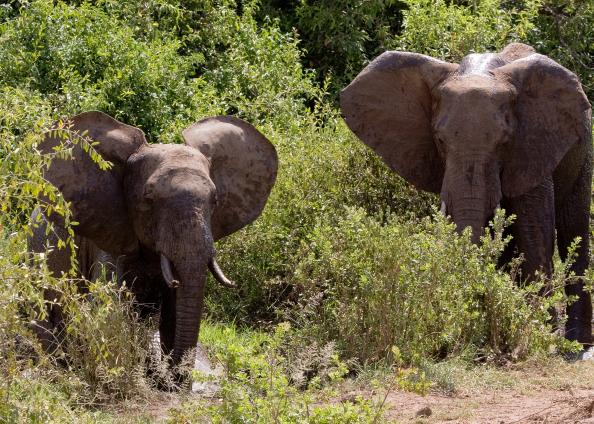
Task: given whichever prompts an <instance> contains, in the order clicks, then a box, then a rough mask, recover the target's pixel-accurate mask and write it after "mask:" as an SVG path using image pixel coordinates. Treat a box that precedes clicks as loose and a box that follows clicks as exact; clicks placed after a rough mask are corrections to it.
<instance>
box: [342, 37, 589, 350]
mask: <svg viewBox="0 0 594 424" xmlns="http://www.w3.org/2000/svg"><path fill="white" fill-rule="evenodd" d="M340 105H341V111H342V114H343V117H344V119H345V121H346V124H347V125H348V127H349V128H350V129H351V131H353V132H354V134H355V135H356V136H357V137H358V138H359V139H360V140H362V141H363V143H365V144H366V145H367V146H369V147H370V148H371V149H373V150H374V151H375V152H376V153H377V154H378V155H379V156H380V157H381V158H382V160H383V161H384V162H385V163H386V164H387V165H388V166H389V167H390V168H391V169H392V170H393V171H394V172H396V173H397V174H399V175H400V176H402V177H403V178H404V179H406V180H407V181H408V182H410V183H411V184H412V185H414V186H415V187H416V188H418V189H420V190H424V191H428V192H433V193H436V194H439V196H440V199H441V210H442V212H443V213H444V214H446V215H449V216H450V217H451V220H452V221H453V222H454V223H455V225H456V228H457V230H458V231H462V230H463V229H464V228H466V227H470V228H471V232H472V240H473V242H475V243H478V242H479V241H480V237H481V235H482V234H483V233H484V228H485V227H486V225H487V223H488V221H489V219H490V218H492V217H493V214H494V211H495V209H496V208H497V207H498V206H500V207H502V208H503V209H505V211H506V213H509V214H514V215H515V216H516V220H515V222H514V223H513V224H512V225H511V227H510V228H509V229H508V230H509V233H510V234H511V235H512V236H513V238H512V241H511V242H510V243H509V245H508V246H507V247H506V250H505V251H504V252H503V254H502V258H501V262H502V263H506V262H507V261H509V260H510V259H511V258H512V257H513V256H514V254H516V253H521V254H523V256H524V261H523V263H522V265H521V274H522V277H521V280H523V281H530V280H533V278H534V274H535V272H537V271H541V272H543V273H545V274H546V275H549V276H550V275H551V273H552V256H553V252H554V243H555V230H556V234H557V246H558V249H559V253H560V256H561V258H562V259H563V260H565V259H567V256H568V250H569V248H570V245H571V243H572V242H573V240H574V239H575V238H576V237H580V243H579V246H578V248H577V251H576V252H575V254H576V257H575V261H574V263H573V265H572V267H571V270H572V271H573V272H575V275H576V276H578V278H574V279H572V281H571V282H568V283H567V284H566V287H565V291H566V293H567V294H568V295H573V296H576V297H577V300H576V301H575V302H573V303H571V304H570V305H569V306H568V308H567V316H568V318H567V322H566V325H565V337H566V338H567V339H569V340H577V341H578V342H580V343H582V345H583V346H585V347H587V346H588V345H590V344H591V343H592V302H591V298H590V294H589V293H588V292H587V291H586V290H585V289H584V281H583V278H579V277H580V276H583V275H584V271H585V270H586V269H587V268H588V262H589V213H590V201H591V186H592V112H591V106H590V103H589V102H588V99H587V97H586V95H585V94H584V91H583V90H582V87H581V85H580V82H579V80H578V78H577V76H576V75H575V74H573V73H572V72H570V71H569V70H567V69H566V68H564V67H563V66H561V65H559V64H558V63H556V62H555V61H553V60H552V59H550V58H548V57H546V56H543V55H540V54H537V53H536V52H535V50H534V49H533V48H532V47H530V46H528V45H526V44H521V43H511V44H509V45H507V46H506V47H505V48H504V49H503V50H502V51H501V52H500V53H483V54H469V55H467V56H465V57H464V58H463V59H462V61H461V62H460V63H459V64H455V63H448V62H445V61H441V60H438V59H435V58H432V57H428V56H425V55H422V54H417V53H411V52H401V51H387V52H384V53H383V54H381V55H380V56H378V57H377V58H375V59H374V60H373V61H372V62H371V63H369V64H368V65H367V66H366V67H365V68H364V69H363V70H362V71H361V72H360V73H359V74H358V75H357V77H355V79H354V80H353V81H352V82H351V83H350V84H349V85H348V86H347V87H346V88H344V89H343V91H342V92H341V95H340Z"/></svg>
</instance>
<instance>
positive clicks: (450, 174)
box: [441, 159, 502, 243]
mask: <svg viewBox="0 0 594 424" xmlns="http://www.w3.org/2000/svg"><path fill="white" fill-rule="evenodd" d="M501 196H502V195H501V183H500V180H499V167H498V166H497V163H493V161H489V160H480V159H478V160H477V159H473V160H452V161H449V162H448V163H447V165H446V173H445V176H444V181H443V185H442V190H441V200H442V211H444V210H445V212H446V214H447V215H450V216H451V217H452V221H453V222H454V223H455V224H456V230H457V231H458V232H462V231H463V230H464V229H465V228H466V227H470V228H471V230H472V242H473V243H479V241H480V238H481V235H482V234H483V229H484V228H485V226H486V225H487V222H488V220H489V219H490V218H491V217H492V216H493V212H494V210H495V208H496V207H497V205H498V204H499V202H500V200H501Z"/></svg>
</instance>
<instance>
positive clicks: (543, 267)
mask: <svg viewBox="0 0 594 424" xmlns="http://www.w3.org/2000/svg"><path fill="white" fill-rule="evenodd" d="M505 203H506V206H507V207H508V208H509V211H508V212H509V213H513V214H514V215H516V221H515V223H514V224H513V227H512V235H513V237H514V239H515V244H516V246H517V249H518V252H519V253H521V254H522V255H523V256H524V261H523V262H522V265H521V273H522V274H521V280H522V281H524V282H526V281H530V280H533V279H534V277H535V274H536V272H537V271H540V272H542V273H544V274H545V275H546V276H547V277H550V276H551V274H552V270H553V262H552V258H553V251H554V243H555V199H554V190H553V180H552V178H547V179H546V180H545V181H543V183H541V184H540V185H539V186H537V187H535V188H534V189H532V190H530V191H529V192H527V193H525V194H523V195H521V196H518V197H514V198H509V199H506V202H505Z"/></svg>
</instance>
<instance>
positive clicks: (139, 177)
mask: <svg viewBox="0 0 594 424" xmlns="http://www.w3.org/2000/svg"><path fill="white" fill-rule="evenodd" d="M70 125H71V127H70V128H69V130H68V131H69V133H70V136H69V138H70V139H72V138H73V137H80V136H81V135H84V136H88V137H89V138H90V139H92V141H95V142H97V145H95V146H94V148H95V149H96V150H97V152H98V153H99V154H100V155H101V156H102V157H103V159H105V160H108V161H110V162H111V163H112V164H113V165H112V166H111V168H110V169H108V170H101V169H100V168H99V166H98V165H97V164H96V163H95V162H94V161H92V160H91V158H90V157H89V155H88V154H86V153H85V152H84V151H83V150H82V149H81V147H80V143H78V144H74V147H73V154H72V158H71V159H60V158H57V157H56V158H53V159H52V162H51V165H50V166H49V168H48V169H47V170H45V174H44V175H45V178H46V179H47V180H49V181H50V182H51V183H52V184H54V185H55V186H56V187H57V188H58V189H59V190H60V191H61V193H62V194H63V196H64V198H65V199H66V200H67V201H69V202H70V205H71V210H72V215H73V220H75V221H77V222H78V223H79V224H78V225H76V226H75V227H74V231H75V234H76V244H77V246H78V247H77V252H76V255H77V257H78V262H79V269H78V272H79V274H80V276H82V277H85V278H87V279H93V278H95V277H96V273H97V271H98V269H99V268H98V266H97V265H98V263H101V264H103V265H106V264H111V269H112V270H114V271H115V273H116V274H117V276H118V278H120V279H124V280H126V282H127V284H128V285H132V289H133V291H134V292H135V293H136V298H137V300H138V302H139V303H141V304H146V305H149V306H150V305H155V304H156V306H157V307H159V304H160V326H159V331H160V338H161V344H162V348H163V350H164V351H165V353H167V354H170V355H171V358H172V361H173V363H174V364H176V363H179V361H180V360H181V358H182V357H183V355H184V354H185V353H186V352H188V351H189V350H190V349H192V348H193V347H195V346H196V343H197V339H198V332H199V327H200V318H201V312H202V304H203V297H204V285H205V282H206V274H207V270H208V269H210V271H211V273H212V274H213V276H214V277H215V279H216V280H218V281H219V282H220V283H221V284H224V285H227V286H231V285H232V283H231V282H230V281H229V280H228V279H227V278H226V277H225V276H224V274H223V273H222V271H221V270H220V268H219V266H218V264H217V263H216V260H215V247H214V242H215V241H216V240H218V239H220V238H222V237H224V236H226V235H228V234H231V233H233V232H234V231H237V230H239V229H240V228H242V227H244V226H245V225H247V224H249V223H250V222H252V221H253V220H254V219H256V218H257V217H258V216H259V215H260V213H261V211H262V209H263V208H264V205H265V203H266V200H267V198H268V195H269V194H270V191H271V189H272V186H273V184H274V181H275V179H276V173H277V163H278V161H277V155H276V151H275V149H274V147H273V145H272V144H271V143H270V142H269V141H268V140H267V139H266V138H265V137H264V136H263V135H262V134H261V133H260V132H258V131H257V130H256V129H255V128H254V127H253V126H251V125H250V124H248V123H247V122H244V121H242V120H240V119H238V118H233V117H224V116H220V117H214V118H208V119H204V120H202V121H199V122H197V123H195V124H194V125H192V126H190V127H188V128H186V129H185V130H184V131H183V133H182V135H183V138H184V140H185V144H184V145H177V144H148V143H147V142H146V140H145V137H144V134H143V132H142V131H141V130H140V129H138V128H135V127H132V126H129V125H125V124H123V123H121V122H119V121H117V120H115V119H113V118H111V117H110V116H108V115H106V114H104V113H101V112H85V113H82V114H80V115H77V116H75V117H73V118H71V119H70ZM57 134H58V132H56V131H50V132H49V133H48V134H47V135H46V137H45V139H44V141H43V142H42V144H41V145H40V150H41V152H42V153H44V154H47V153H50V152H52V148H53V147H55V146H57V145H58V144H59V143H61V142H62V141H63V140H62V138H61V137H59V136H58V135H57ZM40 213H41V212H40V210H37V211H35V214H34V217H33V218H34V221H39V222H40V225H39V226H38V227H37V228H36V229H35V231H34V234H33V236H32V237H31V238H30V240H29V244H30V249H31V251H36V252H43V251H46V248H47V246H48V245H50V246H57V244H56V243H57V240H58V239H59V238H60V237H64V236H65V233H66V232H65V229H64V228H63V227H62V226H61V224H60V221H59V219H58V218H57V217H52V216H49V217H48V218H49V220H51V221H52V223H53V224H54V227H55V231H54V232H52V233H50V234H49V235H46V231H45V227H46V225H47V222H48V218H46V217H45V216H43V215H42V216H37V215H39V214H40ZM69 257H70V252H69V251H67V250H66V249H53V250H50V251H49V253H48V259H47V260H48V265H49V267H50V270H51V271H52V272H53V273H54V274H55V275H60V274H61V273H63V272H67V271H68V270H69V268H70V260H69ZM48 295H50V296H51V293H49V294H48ZM60 320H61V316H60V311H59V310H58V309H57V308H54V309H53V310H52V311H51V314H50V319H48V320H47V321H45V322H43V323H40V328H41V329H42V330H41V331H39V332H40V333H41V334H40V337H41V339H42V341H43V342H44V344H45V345H46V348H48V349H50V350H51V343H52V342H55V339H54V336H55V334H54V330H55V327H56V326H57V325H59V322H60Z"/></svg>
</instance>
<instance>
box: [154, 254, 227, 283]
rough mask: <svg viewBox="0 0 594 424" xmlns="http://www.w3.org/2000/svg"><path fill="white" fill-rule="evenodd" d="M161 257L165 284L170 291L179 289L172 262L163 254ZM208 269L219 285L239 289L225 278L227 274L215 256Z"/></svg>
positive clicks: (209, 262)
mask: <svg viewBox="0 0 594 424" xmlns="http://www.w3.org/2000/svg"><path fill="white" fill-rule="evenodd" d="M160 256H161V273H162V274H163V278H164V279H165V283H166V284H167V286H168V287H169V288H170V289H176V288H178V287H179V285H180V283H179V279H177V278H175V274H174V272H173V267H172V265H171V261H170V260H169V258H167V256H165V255H164V254H163V253H161V255H160ZM208 269H209V270H210V272H211V274H212V275H213V277H214V278H215V280H217V282H218V283H219V284H221V285H222V286H224V287H229V288H236V287H237V286H236V284H235V283H234V282H233V281H231V280H229V279H228V278H227V277H226V276H225V274H224V273H223V271H222V270H221V267H220V266H219V264H218V263H217V261H216V259H215V258H214V256H213V257H212V258H211V259H210V260H209V261H208Z"/></svg>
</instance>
